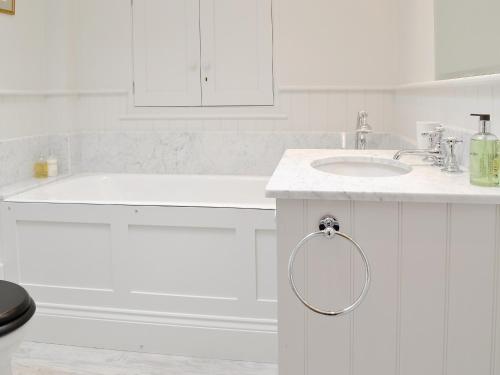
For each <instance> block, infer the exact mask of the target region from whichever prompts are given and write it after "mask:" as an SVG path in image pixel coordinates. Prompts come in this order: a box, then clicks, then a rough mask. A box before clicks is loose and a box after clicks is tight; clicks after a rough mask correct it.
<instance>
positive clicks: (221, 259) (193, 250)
mask: <svg viewBox="0 0 500 375" xmlns="http://www.w3.org/2000/svg"><path fill="white" fill-rule="evenodd" d="M128 246H129V251H130V261H131V263H132V264H133V268H135V269H136V272H135V273H134V274H131V275H130V280H131V281H130V286H131V288H132V290H131V292H132V293H146V294H148V293H149V294H156V293H159V294H164V295H166V296H176V297H187V298H214V299H233V300H236V299H237V298H238V289H237V285H235V284H234V283H233V280H234V279H236V278H237V277H238V275H237V274H236V273H235V267H234V265H235V263H236V262H237V256H238V253H237V248H238V243H237V241H236V231H235V230H234V229H228V228H191V227H184V228H181V227H167V226H130V227H129V245H128Z"/></svg>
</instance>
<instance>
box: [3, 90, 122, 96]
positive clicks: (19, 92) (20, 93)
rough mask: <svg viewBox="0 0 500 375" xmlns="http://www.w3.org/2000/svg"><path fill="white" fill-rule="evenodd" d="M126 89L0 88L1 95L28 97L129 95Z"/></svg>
mask: <svg viewBox="0 0 500 375" xmlns="http://www.w3.org/2000/svg"><path fill="white" fill-rule="evenodd" d="M128 93H129V92H128V91H126V90H86V91H72V90H54V91H36V90H0V97H2V96H7V97H8V96H13V97H15V96H27V97H30V96H31V97H33V96H34V97H66V96H74V97H78V96H115V95H128Z"/></svg>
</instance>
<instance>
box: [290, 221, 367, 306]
mask: <svg viewBox="0 0 500 375" xmlns="http://www.w3.org/2000/svg"><path fill="white" fill-rule="evenodd" d="M339 230H340V224H339V222H338V220H337V219H336V218H335V217H334V216H332V215H329V216H325V217H323V218H322V219H321V220H320V222H319V231H318V232H313V233H310V234H308V235H307V236H305V237H304V238H303V239H302V240H300V241H299V243H298V244H297V245H296V246H295V248H294V249H293V251H292V254H291V256H290V260H289V262H288V281H289V282H290V286H291V288H292V290H293V293H294V294H295V295H296V296H297V298H298V299H299V300H300V302H302V303H303V304H304V306H306V307H307V308H308V309H310V310H312V311H314V312H316V313H318V314H321V315H327V316H339V315H344V314H348V313H350V312H352V311H353V310H355V309H356V308H357V307H358V306H359V305H360V304H361V302H363V299H364V298H365V296H366V294H367V293H368V289H369V287H370V279H371V271H370V264H369V262H368V258H367V257H366V255H365V253H364V251H363V249H362V248H361V246H359V244H358V243H357V242H356V241H354V240H353V239H352V238H351V237H349V236H348V235H347V234H344V233H342V232H339ZM319 236H323V237H326V238H327V239H332V238H334V237H335V236H340V237H342V238H344V239H346V240H348V241H350V242H351V243H352V244H353V245H354V248H355V249H356V250H357V252H358V253H359V255H360V256H361V259H362V260H363V263H364V265H365V284H364V286H363V290H362V291H361V294H360V295H359V297H358V298H357V299H356V301H354V303H353V304H352V305H350V306H347V307H345V308H343V309H342V310H338V311H334V310H331V311H328V310H322V309H320V308H317V307H315V306H313V305H311V304H310V303H309V302H307V301H306V299H305V298H304V297H303V296H302V295H301V294H300V292H299V291H298V289H297V286H296V285H295V280H294V277H293V267H294V264H295V258H296V257H297V254H298V252H299V250H300V248H301V247H302V246H303V245H304V244H305V243H306V242H307V241H309V240H310V239H312V238H314V237H319Z"/></svg>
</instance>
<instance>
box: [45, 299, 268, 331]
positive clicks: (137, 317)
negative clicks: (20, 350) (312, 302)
mask: <svg viewBox="0 0 500 375" xmlns="http://www.w3.org/2000/svg"><path fill="white" fill-rule="evenodd" d="M37 309H38V313H39V314H45V315H52V316H55V315H57V316H66V317H80V318H87V319H101V320H119V321H123V322H134V323H143V324H167V325H181V326H185V327H205V328H211V329H237V330H244V331H262V332H272V333H276V332H278V322H277V320H276V319H256V318H239V317H233V316H219V315H197V314H180V313H164V312H155V311H140V310H125V309H116V308H104V307H102V308H101V307H90V306H76V305H62V304H53V303H38V304H37Z"/></svg>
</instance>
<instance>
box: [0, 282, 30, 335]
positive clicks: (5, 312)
mask: <svg viewBox="0 0 500 375" xmlns="http://www.w3.org/2000/svg"><path fill="white" fill-rule="evenodd" d="M31 304H32V300H31V297H30V295H29V294H28V292H26V290H25V289H24V288H23V287H22V286H20V285H17V284H14V283H11V282H9V281H4V280H0V326H4V325H6V324H8V323H9V322H11V321H13V320H15V319H17V318H19V317H20V316H22V315H23V314H24V313H26V312H27V311H28V309H29V308H30V307H31Z"/></svg>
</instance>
